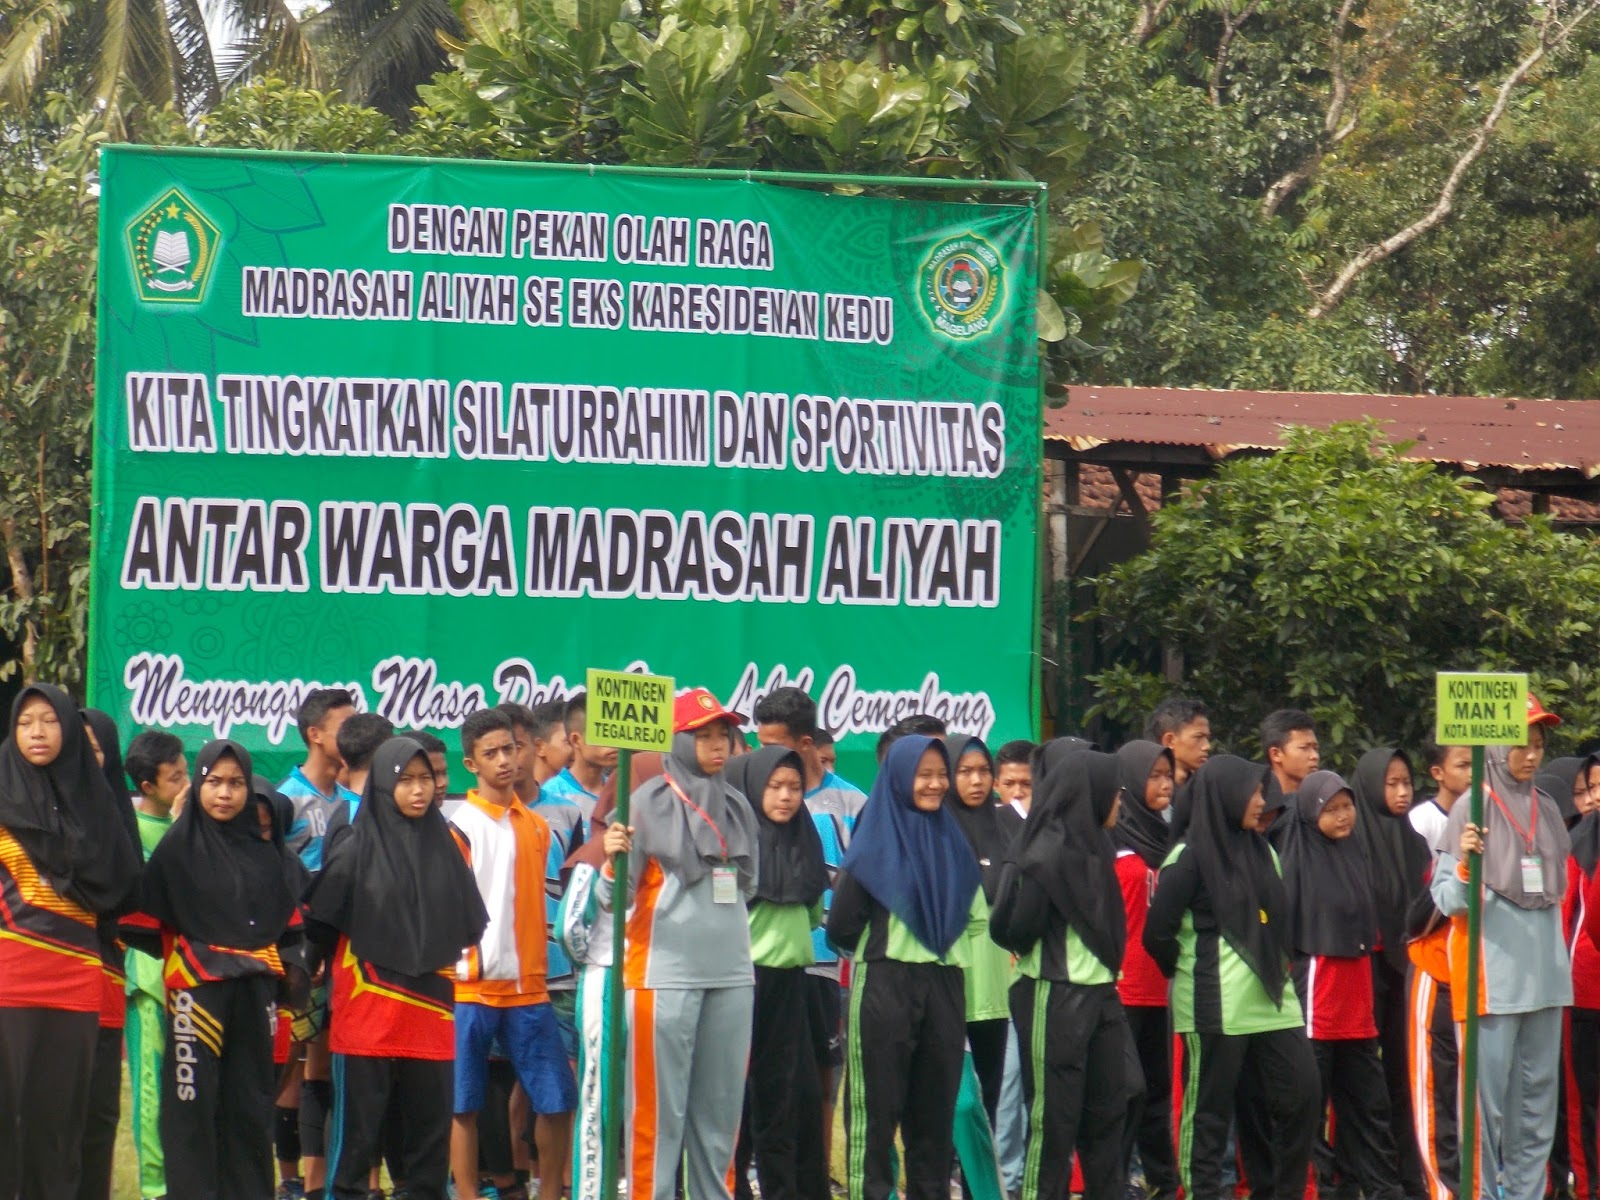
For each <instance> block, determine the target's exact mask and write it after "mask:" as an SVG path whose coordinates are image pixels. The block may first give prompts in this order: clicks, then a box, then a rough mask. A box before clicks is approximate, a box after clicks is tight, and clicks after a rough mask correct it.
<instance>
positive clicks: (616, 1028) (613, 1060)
mask: <svg viewBox="0 0 1600 1200" xmlns="http://www.w3.org/2000/svg"><path fill="white" fill-rule="evenodd" d="M632 758H633V752H632V751H631V750H621V751H618V753H617V776H616V778H617V805H616V809H615V810H614V811H613V813H612V820H613V821H616V822H618V823H619V824H621V825H622V827H623V828H624V829H626V828H627V827H628V808H629V805H628V801H629V792H628V775H629V767H630V766H631V760H632ZM611 873H612V884H611V966H610V968H609V970H608V971H607V973H606V975H607V978H606V993H605V995H606V1011H605V1022H606V1055H605V1058H604V1061H603V1063H602V1066H603V1068H604V1070H605V1073H606V1077H605V1090H604V1092H603V1093H602V1096H603V1100H602V1104H601V1114H602V1125H601V1133H600V1196H601V1200H613V1198H614V1197H615V1196H616V1195H617V1194H618V1188H619V1185H620V1183H621V1174H622V1173H621V1171H620V1169H619V1166H620V1164H619V1161H618V1160H619V1157H620V1150H621V1145H622V1102H623V1097H624V1096H625V1095H626V1094H627V1090H626V1089H627V1080H626V1077H625V1072H624V1068H625V1067H626V1064H627V1061H628V1029H627V1022H626V1021H625V1020H624V1014H623V999H624V996H625V994H626V993H625V990H624V989H625V984H624V983H623V974H622V960H623V955H624V951H625V949H626V936H627V915H628V855H626V854H614V855H612V856H611Z"/></svg>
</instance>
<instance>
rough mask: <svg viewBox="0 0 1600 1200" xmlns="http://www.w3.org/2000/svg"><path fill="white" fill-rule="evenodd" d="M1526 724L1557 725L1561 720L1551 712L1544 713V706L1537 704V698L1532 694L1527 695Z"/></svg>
mask: <svg viewBox="0 0 1600 1200" xmlns="http://www.w3.org/2000/svg"><path fill="white" fill-rule="evenodd" d="M1528 724H1529V725H1559V724H1561V718H1560V717H1558V716H1556V715H1555V713H1553V712H1545V710H1544V705H1542V704H1540V703H1539V697H1537V696H1535V695H1534V694H1533V693H1532V692H1529V693H1528Z"/></svg>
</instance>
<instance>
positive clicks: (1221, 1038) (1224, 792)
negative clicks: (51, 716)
mask: <svg viewBox="0 0 1600 1200" xmlns="http://www.w3.org/2000/svg"><path fill="white" fill-rule="evenodd" d="M1267 777H1268V771H1267V768H1266V767H1263V766H1261V765H1259V764H1257V763H1250V762H1247V761H1245V760H1244V759H1242V758H1236V757H1234V756H1233V755H1229V754H1224V755H1218V756H1216V757H1213V758H1211V759H1209V760H1207V762H1206V764H1205V765H1204V766H1203V767H1201V768H1200V769H1199V770H1198V771H1196V772H1195V774H1194V775H1193V776H1192V777H1191V788H1190V797H1191V812H1190V822H1189V828H1188V831H1187V835H1186V840H1185V841H1183V842H1181V843H1179V844H1178V845H1177V846H1176V847H1174V848H1173V850H1172V852H1171V853H1170V854H1169V855H1168V856H1167V861H1166V863H1165V865H1164V866H1163V867H1162V869H1161V875H1160V878H1159V879H1158V881H1157V883H1156V893H1155V896H1154V897H1152V898H1151V901H1150V912H1149V915H1148V916H1147V917H1146V919H1145V927H1144V945H1145V949H1146V950H1148V951H1149V952H1150V956H1151V957H1152V958H1154V959H1155V961H1156V965H1157V966H1158V967H1160V968H1161V973H1162V974H1163V975H1166V976H1167V977H1168V978H1169V979H1171V980H1172V1001H1171V1003H1172V1023H1173V1028H1174V1029H1175V1030H1176V1031H1177V1032H1178V1033H1179V1034H1180V1035H1181V1036H1182V1038H1183V1051H1184V1054H1183V1076H1184V1093H1183V1122H1182V1126H1181V1130H1182V1133H1181V1137H1180V1140H1179V1146H1178V1171H1179V1175H1180V1177H1181V1178H1182V1180H1183V1185H1184V1189H1185V1191H1186V1192H1187V1193H1188V1194H1189V1195H1190V1196H1192V1197H1194V1198H1195V1200H1221V1197H1222V1194H1223V1190H1222V1156H1223V1153H1224V1150H1225V1148H1226V1146H1227V1142H1228V1127H1229V1125H1230V1124H1231V1122H1232V1120H1233V1116H1234V1098H1235V1096H1236V1095H1237V1093H1238V1091H1239V1084H1240V1081H1241V1079H1242V1078H1244V1077H1246V1076H1248V1077H1249V1080H1250V1084H1251V1088H1250V1090H1251V1094H1252V1095H1255V1096H1259V1097H1260V1102H1261V1104H1262V1105H1263V1106H1264V1108H1265V1110H1266V1116H1267V1117H1268V1119H1269V1122H1270V1126H1271V1129H1272V1135H1271V1138H1270V1140H1269V1142H1268V1144H1267V1146H1266V1148H1265V1149H1266V1150H1267V1151H1268V1159H1269V1164H1270V1169H1268V1170H1258V1171H1256V1172H1255V1173H1254V1175H1253V1177H1252V1178H1251V1180H1250V1183H1251V1190H1252V1194H1253V1195H1254V1196H1267V1197H1272V1198H1273V1200H1291V1198H1292V1197H1298V1196H1299V1195H1300V1194H1301V1193H1302V1191H1303V1190H1304V1188H1305V1182H1306V1165H1307V1163H1308V1162H1309V1161H1310V1158H1311V1146H1312V1142H1313V1141H1314V1140H1315V1138H1316V1130H1317V1108H1318V1101H1319V1099H1320V1093H1321V1089H1320V1087H1319V1086H1318V1083H1317V1060H1316V1056H1315V1055H1314V1054H1313V1053H1312V1051H1311V1044H1310V1042H1309V1041H1308V1040H1307V1039H1306V1030H1305V1015H1304V1013H1303V1012H1302V1011H1301V1008H1300V1001H1299V1000H1298V999H1297V998H1296V996H1295V993H1294V989H1293V988H1291V987H1289V986H1287V985H1288V965H1289V954H1290V949H1291V947H1290V942H1291V938H1290V929H1289V899H1288V896H1287V894H1286V893H1285V891H1284V886H1283V880H1282V878H1281V877H1280V874H1279V869H1278V860H1277V855H1276V854H1275V853H1274V852H1273V850H1272V847H1271V846H1269V845H1268V844H1267V841H1266V839H1265V838H1264V837H1263V836H1262V835H1261V834H1259V833H1257V832H1256V827H1257V824H1258V822H1259V821H1260V819H1261V814H1262V811H1263V809H1264V808H1265V801H1264V800H1263V798H1262V794H1263V790H1264V788H1265V786H1266V782H1267Z"/></svg>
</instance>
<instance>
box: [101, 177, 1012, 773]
mask: <svg viewBox="0 0 1600 1200" xmlns="http://www.w3.org/2000/svg"><path fill="white" fill-rule="evenodd" d="M102 165H103V193H102V199H101V214H102V215H101V223H102V234H101V258H100V270H101V280H100V299H101V304H100V313H101V321H100V337H101V345H100V371H99V396H98V421H97V426H96V436H97V441H96V462H95V497H96V506H95V550H96V558H95V563H94V581H93V584H94V587H93V605H92V610H91V611H92V628H91V648H90V658H91V674H92V683H91V688H92V695H93V698H94V701H95V702H96V703H97V704H99V705H101V706H103V707H105V708H107V709H108V710H110V711H111V712H113V713H114V714H116V716H117V717H118V718H119V720H120V721H122V722H123V724H124V727H125V728H127V727H131V726H140V727H145V726H162V727H168V728H174V729H177V730H179V731H181V732H186V733H190V734H193V735H195V736H199V735H201V734H223V733H225V734H227V735H229V736H231V737H235V738H238V739H240V740H241V741H242V742H243V743H244V744H245V745H246V746H247V747H248V748H249V749H250V750H251V751H252V752H256V753H258V754H260V755H261V756H262V757H263V759H264V760H265V763H264V765H265V766H266V768H267V769H268V770H269V771H275V770H277V769H278V768H279V767H282V766H285V765H286V764H287V763H288V762H289V761H290V760H292V759H294V758H296V757H297V755H298V753H299V747H298V739H297V738H295V737H294V735H293V729H292V726H293V716H294V711H295V708H296V706H297V704H298V701H299V697H300V696H301V695H302V694H303V693H304V692H305V690H306V689H308V688H311V687H314V686H319V685H342V686H348V687H350V688H352V689H353V690H355V691H357V692H359V693H360V696H361V698H362V702H363V704H364V705H365V706H366V707H368V708H372V709H375V710H378V711H380V712H383V713H384V714H385V715H386V716H388V717H389V718H390V719H392V720H393V721H394V722H395V723H396V724H397V725H399V726H402V727H410V728H433V729H448V728H451V727H454V726H456V725H458V724H459V723H460V720H461V718H462V716H463V715H464V714H465V713H466V712H467V711H469V710H470V709H471V708H473V707H476V706H478V705H482V704H493V703H497V702H499V701H501V700H519V701H523V702H536V701H538V700H540V699H543V698H546V697H549V696H553V695H562V694H565V693H566V692H568V691H570V690H573V689H575V688H577V687H580V686H582V681H583V670H584V668H585V667H587V666H591V665H594V664H596V663H601V664H606V665H609V666H613V667H616V668H626V667H630V666H636V667H647V668H648V669H649V670H651V671H655V672H659V673H661V674H665V675H672V676H675V677H676V678H677V680H678V682H679V685H680V686H692V685H703V686H706V687H710V688H711V689H713V690H714V691H715V692H717V693H718V694H719V695H720V696H723V697H725V698H727V700H728V701H729V702H730V704H731V706H732V707H733V708H735V709H742V710H743V711H746V712H748V711H749V709H750V707H751V705H752V704H753V702H754V699H755V697H756V696H757V694H759V693H760V692H761V691H763V690H764V689H766V688H768V687H770V686H775V685H777V684H781V683H786V682H791V683H792V682H798V683H800V684H801V685H803V686H806V687H807V688H808V689H809V690H810V691H811V692H812V694H813V695H814V696H816V697H817V699H818V700H819V702H820V704H821V706H822V718H823V721H824V722H825V723H826V724H827V725H828V726H829V727H830V728H833V729H834V730H836V731H838V732H839V733H840V734H842V735H844V736H846V737H848V736H850V735H852V734H862V733H868V732H875V731H876V730H877V729H879V728H881V727H883V726H884V725H886V724H888V723H890V722H891V721H893V720H895V719H897V718H898V717H900V716H904V715H906V714H908V713H911V712H916V711H932V712H937V713H940V714H942V715H944V716H946V717H947V719H948V720H949V721H950V723H951V725H952V726H953V727H954V728H957V729H960V730H966V731H972V732H978V733H983V734H986V735H990V734H996V733H998V734H999V735H1003V736H1020V735H1024V734H1027V733H1029V732H1031V730H1032V727H1033V713H1032V711H1031V700H1030V695H1031V692H1030V681H1031V677H1032V663H1031V650H1032V645H1033V624H1034V621H1033V614H1034V604H1035V594H1036V586H1037V581H1036V566H1035V561H1036V549H1035V547H1036V543H1035V528H1036V522H1035V512H1036V506H1037V503H1038V482H1039V435H1038V420H1039V409H1038V390H1037V369H1036V358H1035V342H1034V326H1033V311H1034V287H1035V283H1034V281H1035V278H1036V261H1035V254H1036V253H1037V247H1036V245H1035V232H1034V231H1035V219H1034V210H1033V208H1032V207H1031V206H1029V205H1028V204H993V205H976V204H966V203H943V202H923V201H917V202H911V201H905V200H894V199H882V198H876V197H865V196H842V195H836V194H830V193H827V192H823V191H819V190H815V189H805V188H797V187H788V186H781V185H779V184H777V183H772V182H762V181H757V180H745V179H721V178H716V179H711V178H694V177H684V176H679V175H675V174H672V173H665V172H657V173H645V174H641V173H605V172H598V173H596V174H593V175H590V174H588V173H587V172H564V171H556V170H544V169H539V168H531V167H528V166H526V165H513V164H500V163H464V162H448V163H447V162H429V161H422V160H416V161H407V160H395V159H376V158H374V159H363V158H351V159H335V158H326V157H317V156H299V155H267V154H251V153H223V154H218V153H205V152H193V151H191V152H184V151H149V150H142V149H136V148H124V147H113V148H111V149H108V150H107V151H106V152H105V154H104V155H103V159H102ZM845 745H846V748H847V749H848V747H849V745H850V743H848V742H847V743H846V744H845Z"/></svg>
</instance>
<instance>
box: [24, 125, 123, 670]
mask: <svg viewBox="0 0 1600 1200" xmlns="http://www.w3.org/2000/svg"><path fill="white" fill-rule="evenodd" d="M49 105H50V108H51V109H52V112H53V114H54V116H55V117H56V118H57V119H58V120H60V121H61V122H62V124H64V125H65V132H64V133H63V134H62V135H61V136H60V137H59V138H57V139H56V140H55V141H54V142H53V143H51V142H45V141H40V140H34V139H31V138H24V139H23V140H21V141H19V142H15V143H13V144H12V145H11V146H10V147H8V152H7V153H6V154H4V155H0V262H3V263H4V266H3V267H0V463H3V464H4V467H5V469H4V470H0V550H3V551H4V561H3V562H0V580H4V583H5V593H4V596H3V598H0V636H3V637H4V638H5V639H7V640H8V641H10V642H12V643H13V644H14V646H15V647H16V653H15V655H13V656H12V657H9V658H7V659H5V660H4V661H3V662H0V679H3V678H9V677H10V676H12V675H14V674H15V673H17V672H18V671H19V670H22V671H24V672H26V674H28V675H29V676H30V677H34V676H43V677H44V678H48V679H56V680H59V681H61V682H62V683H64V684H67V685H68V686H72V685H74V684H76V683H77V682H78V681H79V679H80V678H81V675H82V671H83V648H84V612H85V609H86V607H87V600H88V576H89V524H88V519H89V511H90V506H89V503H88V493H89V473H88V450H89V438H90V429H91V422H92V409H91V405H90V402H89V399H90V397H92V396H93V394H94V384H93V363H94V271H95V224H96V218H97V206H96V204H95V201H94V193H93V189H92V172H93V169H94V162H95V153H96V151H97V149H98V147H99V145H100V143H101V142H102V141H103V140H104V134H103V133H101V132H99V130H98V129H97V128H96V122H93V121H91V120H89V119H86V118H78V119H75V120H74V119H71V118H70V117H68V115H67V106H66V104H65V101H64V100H63V99H62V98H59V97H53V98H51V100H50V101H49Z"/></svg>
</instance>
